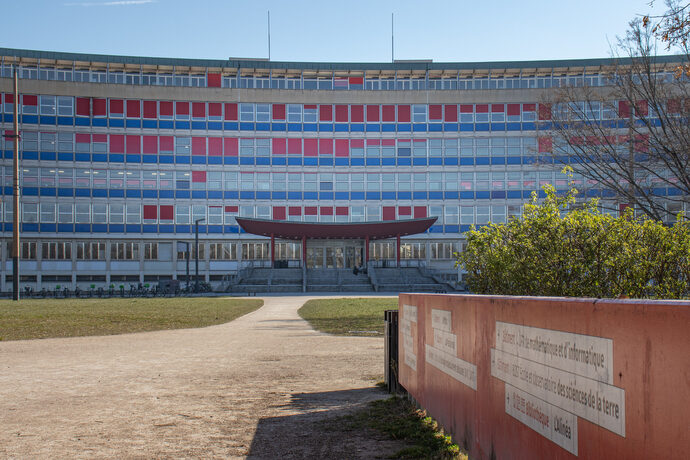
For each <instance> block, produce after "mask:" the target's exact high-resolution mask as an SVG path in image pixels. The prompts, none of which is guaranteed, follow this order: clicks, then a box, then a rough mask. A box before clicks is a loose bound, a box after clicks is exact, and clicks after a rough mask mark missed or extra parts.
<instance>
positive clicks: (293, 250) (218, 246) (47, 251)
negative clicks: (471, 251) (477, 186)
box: [6, 241, 459, 281]
mask: <svg viewBox="0 0 690 460" xmlns="http://www.w3.org/2000/svg"><path fill="white" fill-rule="evenodd" d="M20 246H21V247H20V253H21V256H20V257H21V259H23V260H38V259H39V255H40V259H41V260H107V259H108V258H109V259H110V260H135V261H136V260H141V259H143V260H161V259H162V260H171V258H170V252H169V251H168V250H167V249H168V247H170V243H158V242H134V241H123V242H110V243H105V242H93V241H50V242H48V241H44V242H39V241H22V242H21V244H20ZM163 246H164V247H165V249H163ZM177 246H178V247H177V260H185V259H186V258H187V257H189V258H190V259H196V246H195V245H187V244H182V243H178V245H177ZM6 247H7V254H10V253H11V250H12V248H11V242H8V243H7V246H6ZM159 247H160V250H159ZM458 247H459V246H458V243H456V242H428V243H407V242H405V243H401V244H400V257H401V258H402V259H426V257H427V248H428V254H429V258H430V259H451V258H453V254H454V253H455V252H457V250H458ZM317 249H318V248H317ZM395 250H396V243H395V242H391V241H377V242H372V243H369V254H370V257H371V258H372V259H374V260H378V259H395V258H396V254H395ZM240 257H241V259H242V260H269V259H270V257H271V254H270V246H269V243H234V242H210V243H209V242H201V243H199V259H200V260H228V261H230V260H238V259H239V258H240ZM274 258H275V259H276V260H301V259H302V244H301V243H291V242H276V243H275V255H274ZM44 281H45V280H44Z"/></svg>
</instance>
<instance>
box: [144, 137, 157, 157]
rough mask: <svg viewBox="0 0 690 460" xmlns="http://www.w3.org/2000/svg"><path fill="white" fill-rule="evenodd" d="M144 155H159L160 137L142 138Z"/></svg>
mask: <svg viewBox="0 0 690 460" xmlns="http://www.w3.org/2000/svg"><path fill="white" fill-rule="evenodd" d="M142 137H143V151H144V153H158V137H156V136H142Z"/></svg>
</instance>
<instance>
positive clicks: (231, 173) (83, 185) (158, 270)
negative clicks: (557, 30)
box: [0, 49, 611, 291]
mask: <svg viewBox="0 0 690 460" xmlns="http://www.w3.org/2000/svg"><path fill="white" fill-rule="evenodd" d="M610 63H611V61H610V60H607V59H602V60H596V59H595V60H581V61H540V62H492V63H433V62H426V61H414V62H412V61H410V62H394V63H374V64H365V63H286V62H274V61H267V60H233V59H230V60H224V61H221V60H217V61H216V60H191V59H165V58H147V57H125V56H105V55H85V54H72V53H53V52H38V51H29V50H15V49H0V92H1V93H2V105H1V106H0V108H1V109H2V110H0V115H1V116H2V118H1V121H2V129H3V131H4V132H7V131H11V130H12V123H13V115H12V114H13V109H14V103H15V100H14V96H13V93H12V72H13V69H14V68H15V67H16V68H17V69H18V70H19V77H20V80H19V88H20V89H19V92H20V99H19V101H16V102H18V103H19V105H18V109H19V120H18V121H19V125H20V128H19V129H20V134H21V143H20V148H19V151H20V169H21V182H20V184H21V206H22V209H21V233H22V240H21V246H22V260H21V279H20V283H21V285H22V286H31V287H32V288H34V289H41V288H43V287H45V288H47V289H52V288H54V287H55V286H56V285H61V286H62V287H65V286H69V287H71V288H73V287H75V286H79V287H81V288H82V289H83V288H88V287H89V286H91V285H95V286H108V285H111V284H113V285H115V286H117V285H120V284H132V283H155V282H157V281H160V280H166V279H184V277H185V272H186V270H185V259H186V255H187V250H188V248H191V249H192V251H193V248H194V247H195V245H194V244H193V241H194V238H195V236H196V234H197V225H195V224H198V237H199V241H200V244H199V254H198V257H199V261H200V272H201V276H202V277H203V279H204V280H206V281H208V282H210V283H211V284H218V283H222V281H223V280H224V279H226V278H227V276H228V275H229V274H233V273H236V272H237V271H238V270H239V269H240V268H241V267H243V266H247V265H262V264H268V263H270V262H271V260H272V259H273V260H277V261H283V262H287V263H288V264H289V265H292V266H300V264H301V263H302V260H303V259H306V264H307V266H308V267H310V268H349V267H350V265H352V264H353V263H357V262H356V261H355V262H353V260H354V259H351V258H349V257H348V254H354V253H357V254H361V248H362V245H363V244H365V241H364V240H347V239H323V240H319V239H316V240H314V241H310V243H309V247H308V248H307V249H308V251H309V253H308V254H303V248H302V243H301V242H299V241H294V240H287V239H286V240H281V239H278V240H276V241H275V242H274V243H275V244H274V245H271V244H270V243H269V239H268V238H267V237H262V236H258V235H253V234H249V233H245V232H244V231H243V230H241V228H240V226H239V225H238V223H237V222H236V218H238V217H240V218H242V217H244V218H249V219H265V220H274V221H275V220H278V221H280V220H286V221H299V222H319V223H357V222H386V221H395V220H409V219H421V218H426V217H435V218H437V219H436V221H435V223H434V224H433V225H431V227H430V228H428V230H426V231H425V232H424V233H421V234H417V235H410V236H407V237H403V238H402V240H401V243H400V259H401V263H402V264H412V265H413V264H422V265H425V266H427V267H431V268H434V269H436V270H439V271H441V272H445V273H446V274H448V276H450V277H455V278H457V276H458V272H457V269H456V268H454V258H453V253H454V252H456V251H458V250H460V249H461V246H462V241H463V233H464V232H466V231H467V230H468V229H469V228H470V227H471V226H472V225H483V224H486V223H488V222H489V221H493V222H503V221H506V220H507V219H508V218H510V217H511V216H514V215H518V214H519V213H520V210H521V205H522V203H524V201H525V200H526V199H528V198H529V196H530V194H531V193H532V192H534V191H537V193H540V192H539V191H540V189H541V186H542V185H543V184H546V183H552V184H554V185H555V186H556V188H557V189H564V188H565V187H566V178H565V177H564V176H562V175H561V174H560V173H559V169H560V166H558V165H554V164H553V160H552V159H551V156H550V152H549V150H550V142H547V141H543V139H542V136H541V135H540V132H539V125H540V123H539V122H540V121H542V122H545V123H546V124H548V118H549V111H548V110H542V107H541V106H540V102H541V101H543V100H544V97H545V95H548V93H549V92H550V91H552V88H554V87H558V86H561V85H564V84H571V85H578V84H580V85H581V84H583V83H584V82H586V84H587V85H589V86H603V85H605V79H604V77H603V76H602V75H601V73H602V70H604V69H606V67H607V66H608V65H609V64H610ZM542 125H543V124H542ZM12 148H13V146H12V140H11V139H9V138H8V139H6V140H3V141H2V143H0V150H1V151H2V153H3V160H2V181H3V183H2V185H3V189H2V191H3V193H4V195H3V197H2V209H1V210H0V212H1V213H2V214H0V215H2V216H3V219H2V220H3V228H2V230H3V233H2V238H3V240H4V241H5V242H6V243H7V244H4V245H3V246H2V261H3V264H2V267H3V276H2V278H0V288H1V289H2V290H3V291H7V290H8V289H10V288H11V279H12V278H11V277H12V272H11V254H10V253H9V241H10V240H11V236H12V212H13V210H12V197H11V194H12V155H13V151H12ZM578 179H579V180H580V182H582V180H581V178H578V177H576V178H575V180H576V181H577V180H578ZM583 186H585V187H586V186H587V184H586V183H585V184H583ZM592 187H593V188H596V185H593V186H592ZM596 193H598V192H596V190H595V194H596ZM272 247H273V248H274V253H273V254H270V252H271V248H272ZM353 251H354V252H353ZM396 252H397V247H396V241H395V238H393V239H391V240H376V241H369V246H368V253H369V257H370V260H371V261H372V262H373V263H378V264H386V263H387V261H395V260H396V257H397V254H396ZM191 259H192V260H195V259H196V254H194V253H192V254H191Z"/></svg>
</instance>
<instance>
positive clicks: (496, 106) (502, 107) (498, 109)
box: [491, 104, 506, 113]
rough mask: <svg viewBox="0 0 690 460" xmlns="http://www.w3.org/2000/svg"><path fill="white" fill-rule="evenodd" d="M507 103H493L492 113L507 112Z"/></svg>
mask: <svg viewBox="0 0 690 460" xmlns="http://www.w3.org/2000/svg"><path fill="white" fill-rule="evenodd" d="M505 110H506V109H505V105H503V104H491V112H492V113H501V112H505Z"/></svg>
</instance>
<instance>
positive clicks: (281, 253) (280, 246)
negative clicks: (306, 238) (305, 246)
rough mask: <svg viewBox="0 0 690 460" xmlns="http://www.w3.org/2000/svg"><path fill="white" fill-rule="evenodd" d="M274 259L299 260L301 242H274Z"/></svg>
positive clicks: (300, 256)
mask: <svg viewBox="0 0 690 460" xmlns="http://www.w3.org/2000/svg"><path fill="white" fill-rule="evenodd" d="M275 251H276V254H275V258H276V260H300V259H301V258H302V244H301V243H276V245H275Z"/></svg>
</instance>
